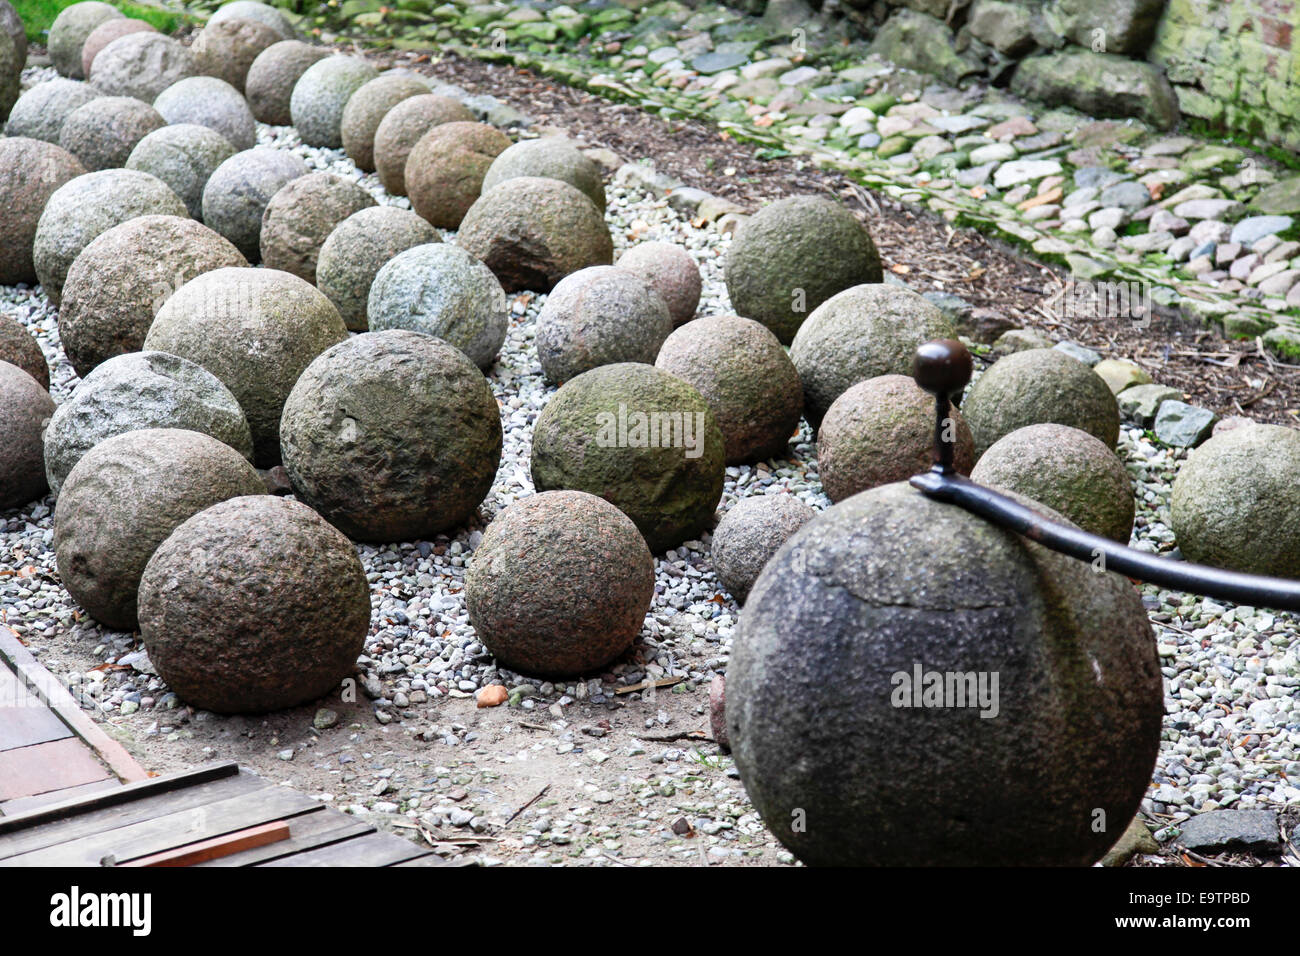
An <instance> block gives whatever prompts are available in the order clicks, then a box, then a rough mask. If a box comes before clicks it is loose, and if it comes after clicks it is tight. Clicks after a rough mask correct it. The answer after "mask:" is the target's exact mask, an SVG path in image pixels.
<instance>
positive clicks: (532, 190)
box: [456, 176, 614, 292]
mask: <svg viewBox="0 0 1300 956" xmlns="http://www.w3.org/2000/svg"><path fill="white" fill-rule="evenodd" d="M456 242H457V243H458V244H459V245H460V247H461V248H462V249H465V250H466V251H468V252H469V253H470V254H471V255H473V256H474V257H476V258H478V259H482V260H483V261H484V262H485V263H487V266H488V268H489V269H491V270H492V271H493V273H495V274H496V277H497V278H498V279H500V280H501V286H502V288H504V289H505V290H506V291H507V292H518V291H521V290H524V289H528V290H531V291H535V292H549V291H551V289H553V288H554V287H555V284H556V283H557V282H559V281H560V280H561V279H563V278H564V277H565V276H567V275H569V274H570V273H573V272H577V271H578V270H579V269H585V268H586V267H587V266H607V265H609V264H610V263H611V262H613V259H614V240H613V238H611V236H610V234H609V228H608V227H607V226H606V225H605V217H604V216H602V215H601V214H600V210H599V209H597V208H596V207H595V206H594V205H593V204H592V202H591V200H590V199H588V198H587V197H586V196H584V195H583V194H582V192H580V191H579V190H577V189H575V188H574V187H572V186H570V185H569V184H568V183H566V182H562V181H561V180H558V179H543V178H540V177H534V176H520V177H518V178H516V179H507V180H506V181H505V182H503V183H501V184H500V185H499V186H495V187H493V188H492V189H489V190H488V191H487V192H486V193H484V194H483V195H482V196H481V197H479V199H478V200H477V201H476V202H475V203H474V205H473V206H471V207H470V209H469V212H467V213H466V214H465V218H464V220H462V221H461V224H460V231H459V232H458V233H457V235H456Z"/></svg>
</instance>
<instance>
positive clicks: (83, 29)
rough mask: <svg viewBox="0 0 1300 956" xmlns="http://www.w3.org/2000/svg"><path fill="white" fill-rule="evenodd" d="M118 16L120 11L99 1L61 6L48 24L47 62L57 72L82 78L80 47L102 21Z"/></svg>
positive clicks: (84, 75) (92, 0)
mask: <svg viewBox="0 0 1300 956" xmlns="http://www.w3.org/2000/svg"><path fill="white" fill-rule="evenodd" d="M120 17H122V11H121V10H119V9H117V7H114V6H112V5H111V4H107V3H100V2H99V0H86V2H84V3H74V4H72V6H70V7H64V8H63V9H62V10H60V11H59V15H58V16H57V17H55V18H54V22H53V23H52V24H50V36H49V42H48V48H49V53H50V62H51V63H52V64H54V68H55V69H56V70H58V71H59V73H60V75H62V76H67V77H71V78H72V79H74V80H84V79H85V78H86V74H85V73H83V72H82V71H81V50H82V47H83V46H84V45H85V43H86V38H87V37H89V36H90V34H91V33H92V32H94V29H95V28H96V27H97V26H99V25H100V24H101V23H103V22H104V21H105V20H112V19H115V18H120Z"/></svg>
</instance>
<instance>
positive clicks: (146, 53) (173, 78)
mask: <svg viewBox="0 0 1300 956" xmlns="http://www.w3.org/2000/svg"><path fill="white" fill-rule="evenodd" d="M198 72H199V64H198V62H197V60H196V59H195V56H194V54H193V53H191V52H190V48H189V47H187V46H184V45H183V44H182V43H181V42H180V41H179V40H175V39H173V38H172V37H169V36H164V35H163V34H161V33H148V32H146V33H128V34H127V35H126V36H122V37H118V38H117V39H116V40H114V41H113V42H112V43H110V44H108V46H106V47H104V49H102V50H100V51H99V54H98V55H97V56H96V57H95V62H94V64H93V65H92V68H91V72H90V82H91V83H92V84H93V85H94V86H96V87H98V88H99V89H100V90H103V92H104V94H105V95H107V96H134V97H135V98H136V99H138V100H144V101H145V102H146V103H152V102H153V101H154V100H156V99H157V98H158V94H159V93H161V92H162V91H163V90H165V89H167V87H169V86H171V85H172V84H173V83H176V82H177V81H179V80H183V79H185V78H186V77H187V76H195V75H196V74H197V73H198Z"/></svg>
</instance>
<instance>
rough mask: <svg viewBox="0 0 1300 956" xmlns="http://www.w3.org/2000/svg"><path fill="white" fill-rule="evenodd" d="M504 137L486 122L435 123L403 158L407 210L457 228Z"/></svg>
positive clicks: (507, 140) (503, 145)
mask: <svg viewBox="0 0 1300 956" xmlns="http://www.w3.org/2000/svg"><path fill="white" fill-rule="evenodd" d="M509 145H510V137H509V136H507V135H506V134H505V133H503V132H501V131H500V130H499V129H497V128H496V127H494V126H488V125H487V124H486V123H440V124H439V125H437V126H435V127H433V129H431V130H429V132H427V133H425V134H424V135H423V136H422V137H420V141H419V142H418V143H416V144H415V146H414V147H413V148H412V149H411V155H410V156H408V157H407V160H406V192H407V195H408V196H410V198H411V208H412V209H414V210H415V211H416V212H417V213H419V214H420V215H421V216H423V217H424V218H425V219H427V220H429V222H431V223H433V224H434V225H435V226H439V227H441V228H443V229H455V228H457V227H458V226H459V225H460V223H461V220H462V219H464V218H465V213H466V212H468V211H469V207H470V206H472V205H474V201H475V200H476V199H478V197H479V193H480V192H481V191H482V187H483V177H484V176H485V175H486V174H487V171H488V167H489V166H491V165H492V161H493V160H494V159H496V157H497V156H498V155H500V154H501V152H502V151H503V150H504V149H505V148H506V147H507V146H509Z"/></svg>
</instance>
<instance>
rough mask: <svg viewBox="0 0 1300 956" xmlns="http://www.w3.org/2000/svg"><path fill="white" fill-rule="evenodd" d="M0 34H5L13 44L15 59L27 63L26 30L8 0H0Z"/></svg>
mask: <svg viewBox="0 0 1300 956" xmlns="http://www.w3.org/2000/svg"><path fill="white" fill-rule="evenodd" d="M0 33H7V34H8V35H9V39H11V40H12V41H13V43H14V54H15V59H17V61H18V62H19V63H26V62H27V29H26V27H24V26H23V19H22V17H20V16H19V15H18V11H17V10H15V9H14V7H13V4H11V3H10V2H9V0H0Z"/></svg>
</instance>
